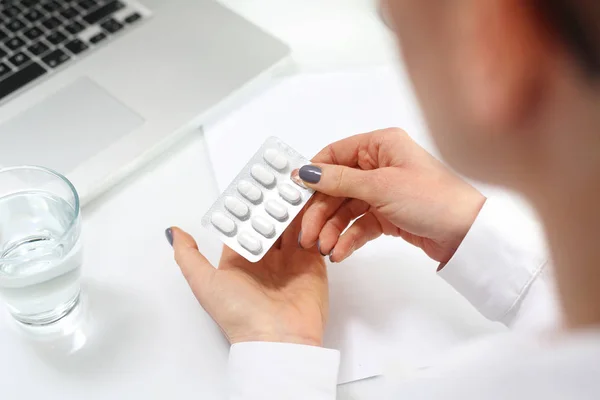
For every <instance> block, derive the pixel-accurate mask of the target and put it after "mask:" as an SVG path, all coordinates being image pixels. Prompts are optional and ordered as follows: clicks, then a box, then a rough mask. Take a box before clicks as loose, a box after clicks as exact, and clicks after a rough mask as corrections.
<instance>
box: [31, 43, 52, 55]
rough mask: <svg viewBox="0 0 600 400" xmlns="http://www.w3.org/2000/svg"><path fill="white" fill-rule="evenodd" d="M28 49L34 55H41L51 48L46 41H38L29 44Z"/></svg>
mask: <svg viewBox="0 0 600 400" xmlns="http://www.w3.org/2000/svg"><path fill="white" fill-rule="evenodd" d="M27 50H29V52H30V53H31V54H33V55H34V56H41V55H42V54H44V53H45V52H47V51H48V50H50V48H49V47H48V46H46V44H45V43H44V42H37V43H35V44H32V45H31V46H29V47H28V48H27Z"/></svg>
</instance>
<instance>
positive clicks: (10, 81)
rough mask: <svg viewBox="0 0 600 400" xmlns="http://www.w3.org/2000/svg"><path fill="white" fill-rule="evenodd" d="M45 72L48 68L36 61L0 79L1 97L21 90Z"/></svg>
mask: <svg viewBox="0 0 600 400" xmlns="http://www.w3.org/2000/svg"><path fill="white" fill-rule="evenodd" d="M45 73H46V70H45V69H44V68H43V67H42V66H41V65H40V64H38V63H36V62H32V63H29V65H28V66H27V67H25V68H23V69H22V70H20V71H18V72H16V73H14V74H12V75H11V76H9V77H7V78H5V79H3V80H1V81H0V99H3V98H4V97H6V96H8V95H9V94H11V93H13V92H15V91H17V90H19V89H20V88H22V87H23V86H25V85H27V84H28V83H29V82H31V81H33V80H35V79H37V78H39V77H40V76H42V75H44V74H45Z"/></svg>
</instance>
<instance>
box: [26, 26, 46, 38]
mask: <svg viewBox="0 0 600 400" xmlns="http://www.w3.org/2000/svg"><path fill="white" fill-rule="evenodd" d="M23 33H24V34H25V36H27V38H28V39H30V40H34V39H37V38H39V37H40V36H42V35H43V34H44V32H42V30H41V29H40V28H38V27H37V26H34V27H33V28H31V29H28V30H26V31H25V32H23Z"/></svg>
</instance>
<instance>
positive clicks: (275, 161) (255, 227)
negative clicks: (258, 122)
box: [202, 137, 314, 262]
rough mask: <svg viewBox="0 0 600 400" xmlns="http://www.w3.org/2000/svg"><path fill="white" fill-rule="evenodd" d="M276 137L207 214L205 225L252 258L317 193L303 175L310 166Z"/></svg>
mask: <svg viewBox="0 0 600 400" xmlns="http://www.w3.org/2000/svg"><path fill="white" fill-rule="evenodd" d="M309 163H310V161H309V160H307V159H306V158H304V157H302V155H300V154H299V153H298V152H296V151H295V150H294V149H292V148H291V147H289V146H288V145H286V144H285V143H283V142H282V141H281V140H280V139H278V138H276V137H270V138H269V139H267V140H266V141H265V143H264V144H263V145H262V146H261V147H260V149H259V150H258V151H257V152H256V154H254V156H253V157H252V158H251V159H250V161H248V163H247V164H246V166H245V167H244V168H243V169H242V171H241V172H240V173H239V174H238V176H237V177H236V178H235V179H234V180H233V182H231V184H230V185H229V186H228V187H227V189H225V191H224V192H223V193H222V194H221V196H219V198H218V199H217V201H216V202H215V203H214V204H213V205H212V207H211V208H210V210H208V212H207V213H206V214H205V215H204V217H202V225H203V226H204V227H206V228H208V229H210V230H212V231H214V232H216V233H217V234H218V235H219V237H220V238H221V240H222V241H223V243H225V244H226V245H227V246H229V247H230V248H231V249H233V250H235V251H236V252H237V253H239V254H240V255H242V256H243V257H244V258H246V259H247V260H248V261H250V262H257V261H259V260H260V259H262V258H263V256H264V255H265V254H266V253H267V251H269V249H270V248H271V247H272V246H273V244H275V242H276V241H277V239H278V238H279V237H280V236H281V234H282V233H283V232H284V231H285V229H286V228H287V227H288V226H289V225H290V224H291V223H292V221H293V220H294V218H295V217H296V215H298V213H299V212H300V211H301V210H302V208H303V207H304V206H305V205H306V203H307V202H308V201H309V200H310V198H311V197H312V195H313V193H314V191H313V190H312V189H308V188H306V187H305V186H304V185H303V184H302V182H301V181H300V179H299V178H298V177H297V170H298V169H299V168H300V167H302V166H304V165H307V164H309Z"/></svg>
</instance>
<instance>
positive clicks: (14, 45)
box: [4, 36, 25, 51]
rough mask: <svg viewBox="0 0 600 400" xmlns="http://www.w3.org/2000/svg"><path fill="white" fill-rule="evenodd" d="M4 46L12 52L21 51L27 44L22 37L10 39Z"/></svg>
mask: <svg viewBox="0 0 600 400" xmlns="http://www.w3.org/2000/svg"><path fill="white" fill-rule="evenodd" d="M4 44H5V45H6V47H8V48H9V49H10V50H12V51H16V50H18V49H20V48H21V47H23V46H24V45H25V42H24V41H23V39H21V38H20V37H18V36H13V37H11V38H10V39H8V40H7V41H6V42H4Z"/></svg>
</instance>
